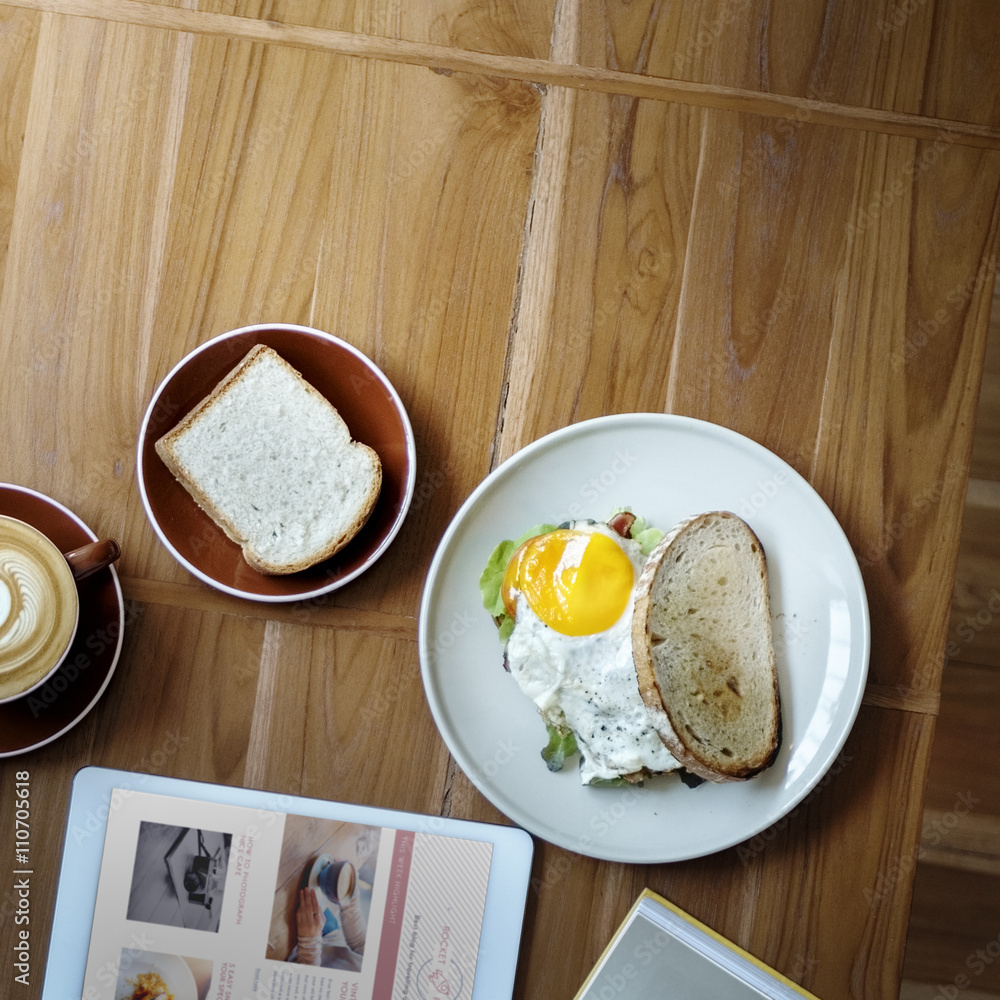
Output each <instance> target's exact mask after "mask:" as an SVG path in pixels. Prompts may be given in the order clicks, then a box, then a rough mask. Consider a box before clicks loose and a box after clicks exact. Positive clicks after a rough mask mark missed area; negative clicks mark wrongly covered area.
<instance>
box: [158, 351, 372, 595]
mask: <svg viewBox="0 0 1000 1000" xmlns="http://www.w3.org/2000/svg"><path fill="white" fill-rule="evenodd" d="M264 357H270V358H271V359H273V360H275V361H277V362H279V363H280V364H281V365H282V366H283V367H284V368H285V369H286V370H287V371H289V372H291V373H293V374H294V375H295V376H296V378H297V379H298V381H299V383H300V384H301V387H302V388H303V389H304V390H306V391H307V392H308V393H310V394H311V395H312V396H313V397H314V398H316V399H319V400H322V402H323V404H324V405H325V406H329V407H330V408H331V409H332V410H333V411H334V412H335V413H336V408H335V407H333V406H332V404H331V403H330V402H329V400H327V399H326V397H325V396H323V395H322V394H321V393H320V392H319V391H318V390H317V389H316V388H315V387H314V386H312V385H311V384H310V383H309V382H307V381H306V380H305V379H304V378H302V375H301V373H300V372H298V371H297V370H296V369H295V368H294V367H293V366H292V365H290V364H288V362H287V361H285V359H284V358H282V357H281V356H280V355H279V354H278V353H277V352H275V351H274V350H273V349H272V348H270V347H268V346H267V345H265V344H257V345H256V346H255V347H253V348H252V349H251V350H250V351H248V352H247V354H246V355H245V356H244V357H243V358H242V360H241V361H240V362H239V363H238V364H237V365H236V366H235V367H234V368H233V369H232V370H231V371H230V372H229V374H228V375H226V376H225V377H224V378H223V379H222V381H221V382H219V383H218V385H217V386H216V387H215V388H214V389H213V390H212V392H210V393H209V394H208V395H207V396H206V397H205V398H204V399H203V400H201V402H199V403H198V404H197V405H196V406H195V407H194V408H193V409H192V410H191V411H190V412H189V413H188V414H187V415H186V416H185V417H184V418H183V419H182V420H181V421H180V422H179V423H178V424H176V425H175V426H174V427H173V428H172V429H171V430H170V431H168V432H167V433H166V434H164V435H163V436H162V437H160V438H159V439H158V440H157V441H156V442H155V444H154V447H155V449H156V453H157V455H159V457H160V458H161V460H162V461H163V463H164V464H165V465H166V467H167V468H168V469H169V470H170V472H171V473H172V474H173V476H174V477H175V478H176V479H177V480H178V481H179V482H180V483H181V485H182V486H183V487H184V488H185V489H186V490H187V491H188V493H189V494H190V495H191V497H192V499H193V500H194V501H195V503H197V504H198V506H199V507H200V508H201V509H202V510H203V511H205V513H206V514H207V515H208V516H209V517H210V518H211V519H212V520H213V521H214V522H215V523H216V524H217V525H218V526H219V527H220V528H221V529H222V530H223V531H224V532H225V534H226V536H227V537H228V538H229V539H230V540H231V541H233V542H235V543H236V544H237V545H239V546H240V548H241V549H242V552H243V557H244V558H245V559H246V561H247V563H248V564H249V565H250V566H251V567H253V568H254V569H256V570H257V571H258V572H260V573H264V574H267V575H275V576H277V575H285V574H288V573H297V572H299V571H300V570H303V569H308V568H309V567H310V566H314V565H315V564H316V563H318V562H322V561H323V560H324V559H328V558H329V557H330V556H332V555H334V554H335V553H336V552H338V551H340V549H342V548H343V547H344V546H345V545H347V543H348V542H349V541H351V539H352V538H354V536H355V535H357V533H358V532H359V531H360V530H361V528H362V527H363V526H364V524H365V522H366V521H367V520H368V518H369V517H370V516H371V513H372V511H373V510H374V508H375V504H376V502H377V500H378V497H379V493H380V492H381V487H382V463H381V460H380V459H379V457H378V455H377V453H376V452H375V451H374V450H373V449H372V448H370V447H368V445H365V444H363V443H361V442H359V441H352V442H351V447H352V448H355V449H358V451H359V453H362V454H365V455H367V456H368V460H369V461H370V463H371V466H372V473H373V478H372V482H371V483H370V485H369V488H368V490H367V492H366V493H365V496H364V499H363V501H362V504H361V506H360V507H359V509H358V511H357V513H356V515H355V517H354V519H353V520H352V521H351V522H350V524H348V526H347V527H346V529H345V530H344V531H343V532H341V533H340V534H339V535H338V536H337V537H335V538H331V539H330V540H329V541H328V542H327V543H326V544H325V545H324V546H322V547H321V548H317V549H315V550H313V551H312V552H311V553H310V554H309V555H308V556H305V557H303V558H302V559H298V560H294V561H290V562H274V561H270V560H268V559H267V558H266V557H264V556H262V555H261V554H260V553H258V552H257V551H256V549H255V547H254V543H253V540H252V539H248V538H246V537H244V536H243V535H242V534H241V533H240V531H239V529H238V528H237V527H236V526H235V525H234V524H233V522H232V520H231V519H230V517H229V516H228V515H227V514H226V512H225V511H223V510H222V509H220V508H219V507H218V505H217V504H216V503H215V502H214V501H213V500H212V499H211V498H210V497H209V496H208V495H207V494H206V492H205V491H204V489H203V488H202V485H201V483H200V482H199V480H198V477H197V476H195V475H194V474H193V473H192V472H191V471H190V470H189V469H188V468H187V467H186V466H185V464H184V462H183V461H182V460H181V459H180V457H179V456H178V454H177V451H176V442H177V440H178V439H179V438H180V437H182V436H183V435H184V433H185V432H186V431H187V430H189V429H190V428H191V427H192V426H194V424H195V423H197V421H198V420H199V419H200V418H201V416H202V415H203V414H205V413H206V412H207V411H208V410H209V409H210V408H211V407H213V406H214V405H216V404H217V403H218V402H219V401H220V400H222V398H223V397H224V396H225V395H226V394H227V393H228V392H230V391H232V390H233V389H234V387H236V386H237V385H238V384H239V382H240V380H241V379H243V378H244V377H245V376H246V374H247V372H248V371H249V370H250V368H251V367H252V366H253V365H254V364H256V363H257V362H259V361H260V360H261V359H262V358H264ZM338 419H339V415H338Z"/></svg>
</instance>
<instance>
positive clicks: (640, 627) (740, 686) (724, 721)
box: [632, 511, 781, 781]
mask: <svg viewBox="0 0 1000 1000" xmlns="http://www.w3.org/2000/svg"><path fill="white" fill-rule="evenodd" d="M632 655H633V659H634V660H635V669H636V675H637V677H638V681H639V691H640V693H641V694H642V698H643V701H645V703H646V705H647V707H648V708H649V714H650V718H651V720H652V723H653V725H654V727H655V728H656V730H657V732H658V733H659V736H660V739H661V740H663V742H664V744H665V745H666V747H667V749H668V750H670V752H671V753H672V754H673V755H674V756H675V757H676V758H677V760H678V761H680V763H681V764H682V765H683V766H684V767H685V768H686V769H687V770H689V771H691V772H693V773H694V774H697V775H699V776H700V777H702V778H708V779H709V780H711V781H741V780H744V779H746V778H750V777H752V776H753V775H755V774H758V773H759V772H760V771H762V770H764V768H766V767H768V766H770V765H771V764H772V763H773V762H774V759H775V757H776V756H777V752H778V746H779V744H780V741H781V712H780V704H779V698H778V678H777V671H776V669H775V660H774V646H773V642H772V635H771V607H770V599H769V596H768V579H767V564H766V561H765V558H764V549H763V546H762V545H761V544H760V540H759V539H758V538H757V536H756V535H755V534H754V533H753V531H752V530H751V528H750V526H749V525H748V524H746V522H745V521H743V520H742V519H741V518H739V517H737V516H736V515H735V514H732V513H730V512H728V511H711V512H709V513H705V514H699V515H698V516H696V517H692V518H688V519H687V520H686V521H682V522H681V523H680V524H679V525H677V526H676V527H675V528H674V529H673V530H672V531H670V532H669V533H668V534H667V535H665V536H664V538H663V539H662V540H661V541H660V542H659V544H658V545H657V546H656V548H655V549H654V550H653V551H652V553H650V556H649V560H648V561H647V563H646V565H645V566H644V568H643V571H642V573H641V574H640V577H639V582H638V584H637V586H636V603H635V614H634V616H633V619H632Z"/></svg>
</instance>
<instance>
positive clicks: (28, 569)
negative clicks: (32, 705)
mask: <svg viewBox="0 0 1000 1000" xmlns="http://www.w3.org/2000/svg"><path fill="white" fill-rule="evenodd" d="M76 616H77V595H76V584H75V583H74V581H73V575H72V573H71V572H70V569H69V566H68V565H67V563H66V560H65V559H64V558H63V556H62V553H60V552H59V550H58V549H57V548H56V547H55V546H54V545H53V544H52V543H51V542H50V541H49V540H48V539H47V538H45V536H44V535H42V534H41V533H40V532H37V531H36V530H35V529H34V528H32V527H30V526H29V525H27V524H24V523H23V522H20V521H16V520H14V519H13V518H7V517H4V518H0V698H11V697H15V696H17V695H19V694H21V693H23V692H25V691H28V690H29V689H30V688H32V687H34V686H35V685H36V684H38V683H39V682H40V681H41V680H43V679H44V678H45V677H46V675H47V674H48V673H49V672H50V671H51V670H52V669H53V668H54V667H55V666H56V665H57V664H58V663H59V661H60V660H61V658H62V656H63V654H64V653H65V651H66V649H67V647H68V646H69V644H70V641H71V640H72V638H73V634H74V632H75V631H76Z"/></svg>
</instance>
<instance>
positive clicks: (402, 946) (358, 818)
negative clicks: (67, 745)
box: [42, 767, 533, 1000]
mask: <svg viewBox="0 0 1000 1000" xmlns="http://www.w3.org/2000/svg"><path fill="white" fill-rule="evenodd" d="M532 852H533V844H532V841H531V838H530V836H529V835H528V834H527V833H525V832H524V831H523V830H520V829H518V828H516V827H507V826H498V825H493V824H487V823H474V822H470V821H466V820H457V819H447V818H442V817H439V816H423V815H419V814H416V813H407V812H397V811H395V810H391V809H381V808H375V807H370V806H362V805H351V804H346V803H339V802H328V801H324V800H320V799H311V798H304V797H300V796H295V795H281V794H278V793H275V792H264V791H258V790H254V789H246V788H235V787H230V786H223V785H216V784H210V783H205V782H198V781H188V780H183V779H179V778H166V777H158V776H155V775H150V774H141V773H135V772H129V771H116V770H109V769H107V768H100V767H85V768H83V769H82V770H81V771H79V772H78V773H77V775H76V777H75V778H74V780H73V788H72V794H71V798H70V805H69V813H68V818H67V824H66V832H65V838H64V844H63V856H62V865H61V869H60V874H59V882H58V887H57V893H56V902H55V912H54V914H53V921H52V933H51V941H50V945H49V953H48V961H47V963H46V970H45V982H44V986H43V991H42V1000H81V998H83V1000H390V998H400V1000H499V998H501V997H502V998H509V997H510V996H511V993H512V991H513V985H514V974H515V970H516V965H517V955H518V949H519V946H520V938H521V927H522V922H523V917H524V908H525V902H526V897H527V889H528V885H529V880H530V873H531V859H532Z"/></svg>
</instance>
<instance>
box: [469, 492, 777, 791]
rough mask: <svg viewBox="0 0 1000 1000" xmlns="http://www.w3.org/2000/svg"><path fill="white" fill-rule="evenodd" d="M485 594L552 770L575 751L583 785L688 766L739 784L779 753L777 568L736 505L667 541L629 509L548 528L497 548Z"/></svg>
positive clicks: (687, 524)
mask: <svg viewBox="0 0 1000 1000" xmlns="http://www.w3.org/2000/svg"><path fill="white" fill-rule="evenodd" d="M480 587H481V590H482V594H483V603H484V605H485V606H486V608H487V610H488V611H489V612H490V613H491V614H492V615H493V616H494V619H495V621H496V623H497V626H498V628H499V631H500V637H501V639H502V641H503V642H504V644H505V645H504V661H505V665H506V667H507V669H508V670H509V671H510V672H511V674H512V675H513V677H514V678H515V680H516V681H517V683H518V685H519V687H520V688H521V690H522V691H523V692H524V693H525V694H526V695H527V696H528V697H529V698H531V700H532V701H533V702H534V703H535V704H536V705H537V707H538V710H539V712H540V714H541V716H542V719H543V720H544V722H545V724H546V727H547V729H548V734H549V743H548V745H547V746H546V748H545V749H544V750H543V751H542V756H543V757H544V758H545V760H546V762H547V763H548V765H549V767H550V769H552V770H559V769H560V768H561V767H562V766H563V762H564V761H565V759H566V758H567V757H569V756H571V755H572V754H573V753H575V752H576V751H579V754H580V777H581V780H582V781H583V783H584V784H604V783H609V782H610V783H622V782H627V783H637V782H640V781H642V780H643V778H645V777H648V776H650V775H654V774H660V773H663V772H667V771H675V770H681V769H683V770H684V771H686V772H689V773H690V774H693V775H696V776H697V777H699V778H708V779H710V780H713V781H736V780H742V779H745V778H749V777H751V776H752V775H754V774H757V773H758V772H759V771H761V770H763V769H764V768H765V767H767V766H769V765H770V764H771V763H772V762H773V761H774V758H775V756H776V754H777V750H778V744H779V741H780V706H779V701H778V687H777V673H776V670H775V661H774V650H773V645H772V640H771V612H770V603H769V599H768V589H767V567H766V563H765V560H764V552H763V548H762V546H761V544H760V541H759V540H758V539H757V537H756V535H754V533H753V531H752V530H751V529H750V528H749V526H748V525H747V524H746V523H745V522H744V521H742V520H741V519H740V518H738V517H737V516H736V515H735V514H731V513H728V512H724V511H717V512H710V513H707V514H701V515H699V516H697V517H694V518H690V519H688V520H686V521H684V522H682V523H681V524H679V525H678V526H677V527H676V528H674V529H673V530H672V531H670V532H669V533H668V534H667V535H666V536H664V535H663V533H662V532H660V531H659V530H657V529H655V528H650V527H649V526H648V525H647V524H646V523H645V521H643V520H642V519H641V518H637V517H635V515H633V514H632V513H630V512H618V513H616V514H614V515H613V516H612V517H611V519H610V520H609V521H608V522H607V523H598V522H593V521H574V522H568V523H565V524H562V525H559V526H554V525H537V526H536V527H534V528H532V529H531V530H529V531H528V532H526V533H525V534H524V535H523V536H522V537H521V538H518V539H514V540H511V541H505V542H503V543H501V544H500V545H499V546H497V548H496V550H495V551H494V552H493V554H492V556H491V557H490V560H489V562H488V564H487V566H486V569H485V570H484V572H483V575H482V578H481V580H480Z"/></svg>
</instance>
